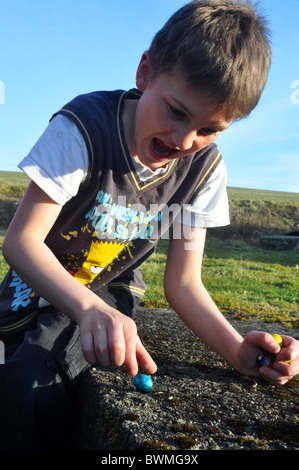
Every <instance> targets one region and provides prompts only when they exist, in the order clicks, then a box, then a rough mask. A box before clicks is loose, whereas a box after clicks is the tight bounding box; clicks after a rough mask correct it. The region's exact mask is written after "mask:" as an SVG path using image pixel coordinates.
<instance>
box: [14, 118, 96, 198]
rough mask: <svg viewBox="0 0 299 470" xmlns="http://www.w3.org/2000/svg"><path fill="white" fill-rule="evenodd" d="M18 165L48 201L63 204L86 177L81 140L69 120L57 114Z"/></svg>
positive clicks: (86, 160) (86, 152)
mask: <svg viewBox="0 0 299 470" xmlns="http://www.w3.org/2000/svg"><path fill="white" fill-rule="evenodd" d="M18 166H19V168H20V169H21V170H23V171H24V172H25V173H26V174H27V175H28V176H29V177H30V178H31V180H33V181H34V182H35V183H36V184H37V185H38V186H39V187H40V188H41V189H42V190H43V191H45V193H46V194H47V195H48V196H49V197H51V199H53V200H54V201H55V202H57V203H58V204H62V205H64V204H65V203H66V202H67V201H69V200H70V199H71V198H72V197H74V196H75V195H76V194H77V192H78V189H79V187H80V185H81V184H82V183H83V182H84V179H85V178H86V175H87V171H88V151H87V148H86V145H85V141H84V138H83V136H82V134H81V133H80V131H79V130H78V128H77V126H76V125H75V124H74V123H73V122H72V121H71V120H70V119H68V118H67V117H65V116H61V115H57V116H55V118H54V119H52V121H51V122H50V123H49V125H48V127H47V128H46V130H45V132H44V133H43V134H42V136H41V137H40V138H39V140H38V141H37V142H36V144H35V145H34V147H33V148H32V149H31V151H30V152H29V154H28V155H27V156H26V157H25V158H24V159H23V160H22V161H21V163H20V164H19V165H18Z"/></svg>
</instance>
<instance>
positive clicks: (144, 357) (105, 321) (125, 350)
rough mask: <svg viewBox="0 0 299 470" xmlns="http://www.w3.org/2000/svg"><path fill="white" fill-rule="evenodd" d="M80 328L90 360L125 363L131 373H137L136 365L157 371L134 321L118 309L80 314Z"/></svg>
mask: <svg viewBox="0 0 299 470" xmlns="http://www.w3.org/2000/svg"><path fill="white" fill-rule="evenodd" d="M80 332H81V345H82V351H83V354H84V357H85V359H86V360H87V361H88V362H89V363H90V364H100V365H102V366H109V365H116V366H121V365H125V366H126V368H127V370H128V373H129V374H130V375H132V376H135V375H136V374H137V373H138V366H140V367H141V368H142V369H143V370H144V371H145V372H147V373H148V374H154V373H155V372H156V370H157V366H156V364H155V362H154V361H153V359H152V358H151V356H150V355H149V353H148V352H147V350H146V349H145V347H144V346H143V345H142V343H141V341H140V338H139V336H138V334H137V327H136V324H135V322H134V321H133V320H132V319H131V318H129V317H127V316H126V315H123V314H122V313H120V312H119V311H117V310H115V309H113V308H109V309H107V311H105V312H101V311H98V310H89V311H88V312H86V313H84V314H83V315H82V317H81V320H80Z"/></svg>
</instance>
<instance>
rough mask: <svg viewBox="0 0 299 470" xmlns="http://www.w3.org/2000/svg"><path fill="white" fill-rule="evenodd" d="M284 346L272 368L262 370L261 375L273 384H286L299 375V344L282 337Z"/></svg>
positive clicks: (289, 338) (292, 339)
mask: <svg viewBox="0 0 299 470" xmlns="http://www.w3.org/2000/svg"><path fill="white" fill-rule="evenodd" d="M282 339H283V344H282V348H281V349H280V351H279V352H278V353H277V354H276V355H275V360H274V361H273V362H272V365H271V367H262V368H260V374H261V375H262V377H263V378H265V379H266V380H268V381H269V382H271V383H278V384H281V385H283V384H285V383H287V382H288V381H289V380H291V379H292V378H293V377H294V376H296V375H298V373H299V343H298V341H296V340H295V339H294V338H292V337H290V336H282Z"/></svg>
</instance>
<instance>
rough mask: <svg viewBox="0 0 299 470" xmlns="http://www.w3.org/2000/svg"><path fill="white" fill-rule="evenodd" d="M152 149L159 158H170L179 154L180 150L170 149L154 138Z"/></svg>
mask: <svg viewBox="0 0 299 470" xmlns="http://www.w3.org/2000/svg"><path fill="white" fill-rule="evenodd" d="M152 149H153V151H154V153H155V156H156V157H158V158H170V157H173V156H174V155H175V154H176V153H177V152H178V150H176V149H174V148H171V147H169V146H168V145H166V144H165V143H164V142H163V141H162V140H161V139H158V138H157V137H154V138H153V140H152Z"/></svg>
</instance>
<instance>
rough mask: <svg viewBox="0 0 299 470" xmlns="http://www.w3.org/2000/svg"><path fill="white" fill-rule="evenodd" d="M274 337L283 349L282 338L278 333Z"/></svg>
mask: <svg viewBox="0 0 299 470" xmlns="http://www.w3.org/2000/svg"><path fill="white" fill-rule="evenodd" d="M272 336H273V338H274V339H275V341H277V343H278V344H279V346H280V347H282V344H283V341H282V337H281V336H280V335H278V334H276V333H274V334H273V335H272Z"/></svg>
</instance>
